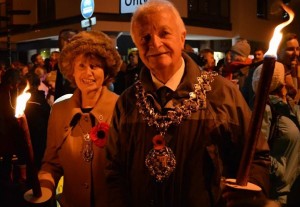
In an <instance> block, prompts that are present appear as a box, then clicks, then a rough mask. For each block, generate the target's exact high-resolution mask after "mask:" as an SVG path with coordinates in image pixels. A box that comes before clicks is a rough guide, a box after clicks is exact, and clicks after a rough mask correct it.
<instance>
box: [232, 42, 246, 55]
mask: <svg viewBox="0 0 300 207" xmlns="http://www.w3.org/2000/svg"><path fill="white" fill-rule="evenodd" d="M250 50H251V48H250V45H249V43H248V41H247V40H239V41H237V42H236V43H235V44H234V45H233V46H232V47H231V51H233V52H235V53H237V54H239V55H241V56H243V57H248V56H249V55H250Z"/></svg>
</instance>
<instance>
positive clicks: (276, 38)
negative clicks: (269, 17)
mask: <svg viewBox="0 0 300 207" xmlns="http://www.w3.org/2000/svg"><path fill="white" fill-rule="evenodd" d="M281 6H282V8H283V9H284V10H285V11H286V12H287V13H288V14H289V19H288V20H287V21H285V22H283V23H281V24H279V25H278V26H277V27H275V29H274V33H273V37H272V39H271V40H270V42H269V49H268V51H267V52H266V54H265V55H264V56H273V57H277V49H278V46H279V43H280V41H281V39H282V33H281V30H282V29H283V28H284V27H286V26H287V25H289V24H290V23H291V22H292V21H293V19H294V16H295V14H294V12H293V11H292V10H291V9H290V8H289V7H288V6H286V5H285V4H281Z"/></svg>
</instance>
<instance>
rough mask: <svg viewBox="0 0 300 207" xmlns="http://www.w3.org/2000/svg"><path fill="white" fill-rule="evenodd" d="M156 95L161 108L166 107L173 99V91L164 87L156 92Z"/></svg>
mask: <svg viewBox="0 0 300 207" xmlns="http://www.w3.org/2000/svg"><path fill="white" fill-rule="evenodd" d="M156 94H157V97H158V101H159V103H160V105H161V107H164V106H165V105H166V103H168V101H169V100H171V99H172V96H173V91H172V90H171V89H170V88H168V87H167V86H163V87H160V88H159V89H158V90H157V91H156Z"/></svg>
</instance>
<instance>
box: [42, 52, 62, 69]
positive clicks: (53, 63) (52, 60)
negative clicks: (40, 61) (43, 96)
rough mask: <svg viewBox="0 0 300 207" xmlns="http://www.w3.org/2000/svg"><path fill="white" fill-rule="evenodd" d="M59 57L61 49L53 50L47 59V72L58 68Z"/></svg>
mask: <svg viewBox="0 0 300 207" xmlns="http://www.w3.org/2000/svg"><path fill="white" fill-rule="evenodd" d="M58 58H59V51H53V52H51V54H50V57H49V58H48V59H46V60H45V68H46V71H47V73H50V72H51V71H57V70H58V64H57V63H58Z"/></svg>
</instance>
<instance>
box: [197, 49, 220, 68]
mask: <svg viewBox="0 0 300 207" xmlns="http://www.w3.org/2000/svg"><path fill="white" fill-rule="evenodd" d="M199 56H200V61H201V65H200V66H201V68H202V69H203V70H205V71H216V61H215V58H214V51H213V50H211V49H209V48H206V49H202V50H200V52H199Z"/></svg>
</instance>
